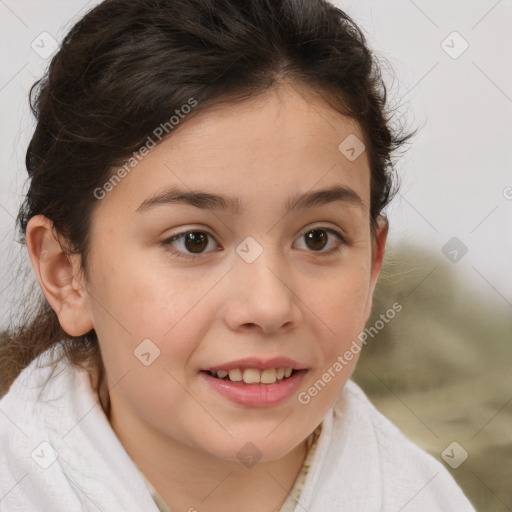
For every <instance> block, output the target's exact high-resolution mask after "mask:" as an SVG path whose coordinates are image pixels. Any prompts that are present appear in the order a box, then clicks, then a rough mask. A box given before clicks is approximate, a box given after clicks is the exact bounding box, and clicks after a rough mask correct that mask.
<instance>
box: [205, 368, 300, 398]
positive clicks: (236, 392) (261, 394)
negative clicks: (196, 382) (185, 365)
mask: <svg viewBox="0 0 512 512" xmlns="http://www.w3.org/2000/svg"><path fill="white" fill-rule="evenodd" d="M306 372H307V370H299V371H296V372H295V373H294V374H293V375H291V376H290V377H288V378H287V379H284V380H282V381H277V382H276V383H275V384H245V383H238V382H230V381H228V380H222V379H217V378H215V377H212V376H211V375H210V374H209V373H207V372H204V371H201V372H200V373H199V374H200V375H201V377H202V378H203V379H205V380H206V382H207V383H208V384H209V385H210V386H211V387H212V388H213V389H214V390H215V391H217V392H218V393H219V394H221V395H223V396H225V397H226V398H229V399H230V400H232V401H233V402H235V403H237V404H240V405H245V406H247V407H269V406H271V405H276V404H278V403H280V402H282V401H284V400H286V399H287V398H289V397H290V396H291V395H293V394H294V393H295V392H296V391H297V389H298V388H299V386H300V383H301V381H302V379H303V378H304V375H306Z"/></svg>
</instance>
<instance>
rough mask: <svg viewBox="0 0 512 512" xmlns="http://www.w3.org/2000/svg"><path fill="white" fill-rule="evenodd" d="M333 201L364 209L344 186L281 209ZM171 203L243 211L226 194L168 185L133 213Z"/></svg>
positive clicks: (297, 199) (305, 196) (304, 197)
mask: <svg viewBox="0 0 512 512" xmlns="http://www.w3.org/2000/svg"><path fill="white" fill-rule="evenodd" d="M334 202H340V203H345V204H348V205H351V206H356V207H358V208H361V209H363V210H364V209H365V204H364V202H363V200H362V199H361V198H360V197H359V195H358V194H357V193H356V192H355V191H354V190H353V189H351V188H350V187H347V186H345V185H335V186H333V187H330V188H325V189H321V190H315V191H312V192H306V193H305V194H302V195H297V196H293V197H290V198H289V199H288V200H287V201H286V203H285V210H286V211H292V210H302V209H306V208H312V207H315V206H322V205H326V204H330V203H334ZM173 204H184V205H190V206H195V207H196V208H201V209H207V210H218V211H227V212H230V213H232V214H233V215H240V214H242V213H243V211H244V209H243V208H242V206H241V204H240V201H239V199H238V198H233V197H227V196H225V195H222V194H212V193H210V192H203V191H200V190H182V189H179V188H171V189H169V190H165V191H164V192H162V193H159V194H157V195H154V196H152V197H150V198H148V199H146V200H145V201H143V202H142V203H141V204H140V205H139V207H138V208H137V210H136V212H137V213H141V212H145V211H148V210H150V209H153V208H156V207H158V206H167V205H173Z"/></svg>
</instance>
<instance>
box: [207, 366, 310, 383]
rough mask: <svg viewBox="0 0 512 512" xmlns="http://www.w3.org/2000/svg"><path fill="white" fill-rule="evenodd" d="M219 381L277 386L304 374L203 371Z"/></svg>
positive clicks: (280, 370) (278, 370)
mask: <svg viewBox="0 0 512 512" xmlns="http://www.w3.org/2000/svg"><path fill="white" fill-rule="evenodd" d="M201 371H202V373H206V374H208V375H209V376H211V377H214V378H215V379H218V380H223V381H227V382H232V383H234V384H239V385H245V384H266V385H270V384H276V383H277V382H283V381H286V380H288V379H289V378H291V377H293V376H294V375H295V374H296V373H297V372H304V371H305V370H299V369H295V368H289V367H282V368H265V369H258V368H245V369H244V368H233V369H230V370H223V369H221V370H201Z"/></svg>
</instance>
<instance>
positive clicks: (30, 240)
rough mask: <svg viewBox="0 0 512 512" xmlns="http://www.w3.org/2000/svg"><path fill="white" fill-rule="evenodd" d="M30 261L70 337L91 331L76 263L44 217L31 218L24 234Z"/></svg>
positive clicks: (50, 223)
mask: <svg viewBox="0 0 512 512" xmlns="http://www.w3.org/2000/svg"><path fill="white" fill-rule="evenodd" d="M26 241H27V249H28V253H29V257H30V262H31V264H32V267H33V269H34V272H35V274H36V277H37V280H38V282H39V286H40V287H41V291H42V292H43V294H44V296H45V297H46V299H47V300H48V302H49V304H50V306H51V307H52V309H53V310H54V311H55V313H56V314H57V316H58V318H59V322H60V325H61V326H62V328H63V329H64V331H65V332H67V333H68V334H69V335H71V336H81V335H82V334H85V333H87V332H89V331H90V330H91V329H93V328H94V326H93V323H92V321H91V318H90V315H89V312H88V308H87V292H86V290H85V288H84V287H83V285H82V282H81V281H80V279H79V275H80V269H79V260H78V257H77V256H76V255H72V256H68V255H66V253H65V252H64V250H63V248H62V246H61V243H60V241H59V239H58V238H57V235H56V230H55V228H54V226H53V223H52V222H51V221H50V220H49V219H48V218H47V217H44V216H43V215H36V216H34V217H32V218H31V219H30V221H29V222H28V224H27V231H26Z"/></svg>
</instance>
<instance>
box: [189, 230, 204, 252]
mask: <svg viewBox="0 0 512 512" xmlns="http://www.w3.org/2000/svg"><path fill="white" fill-rule="evenodd" d="M183 243H184V244H185V248H186V249H187V250H188V251H190V252H193V253H200V252H202V251H203V250H204V249H206V247H207V246H208V235H206V233H203V232H201V231H191V232H189V233H186V234H185V237H184V242H183Z"/></svg>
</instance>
